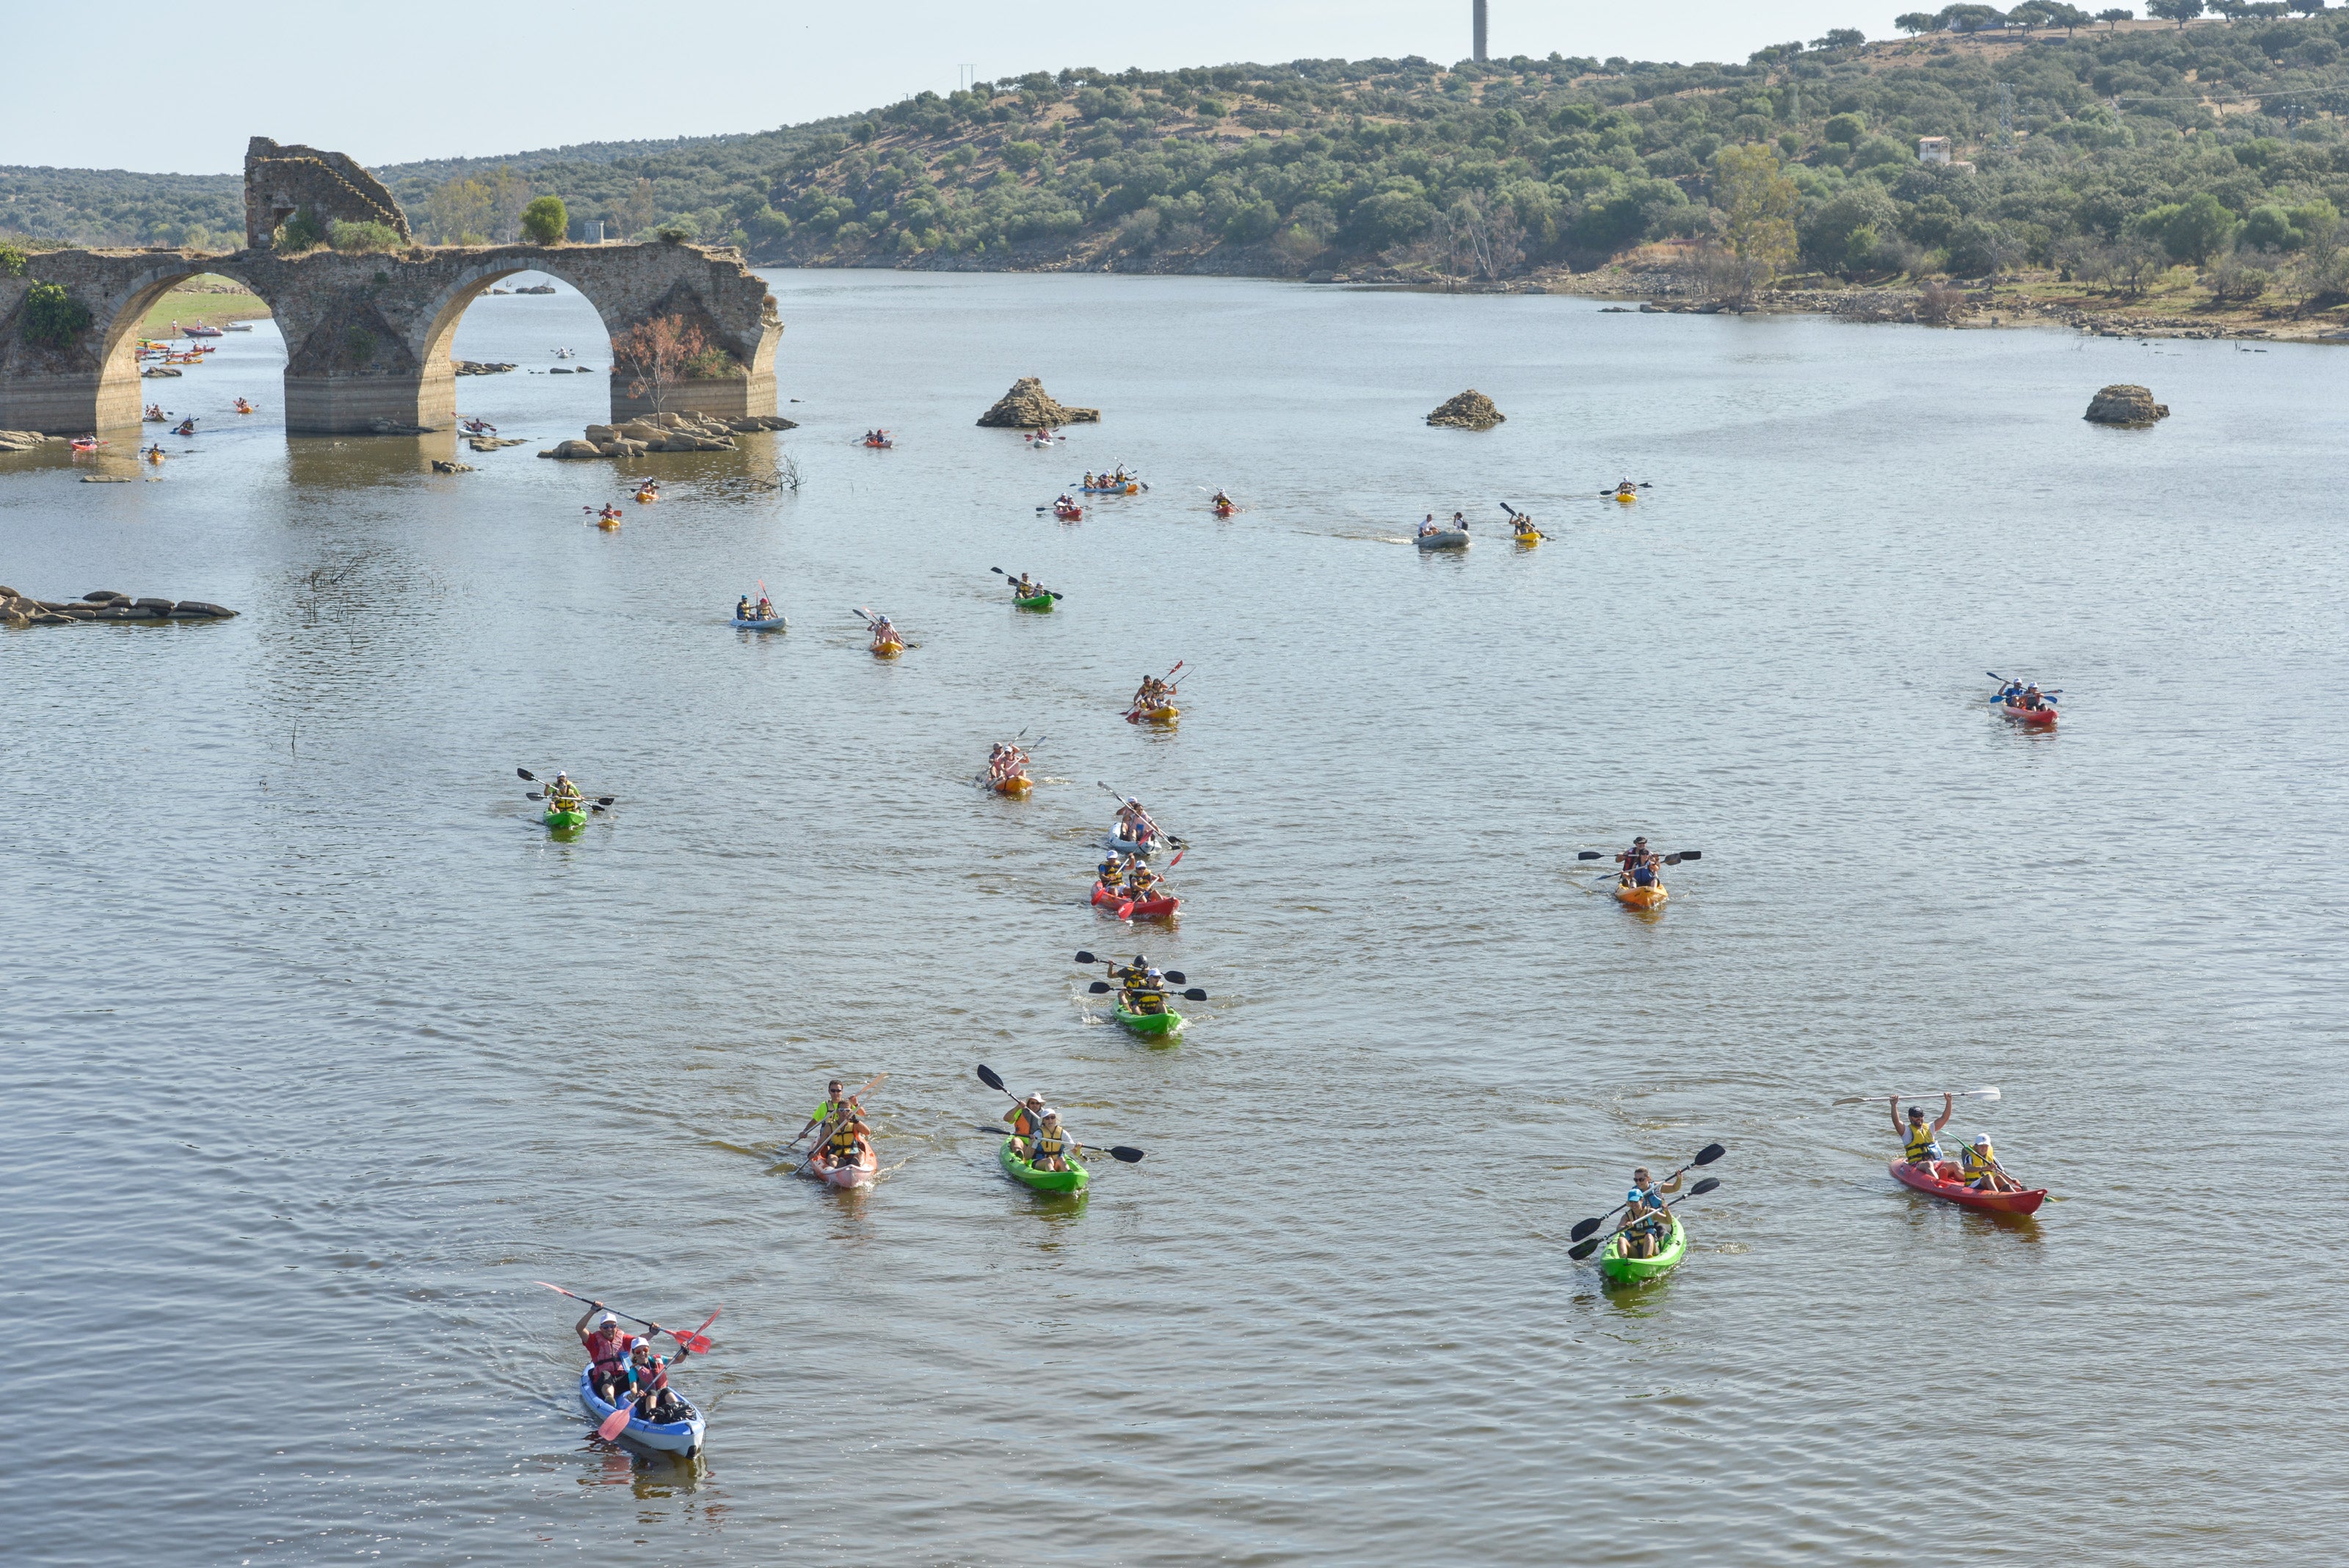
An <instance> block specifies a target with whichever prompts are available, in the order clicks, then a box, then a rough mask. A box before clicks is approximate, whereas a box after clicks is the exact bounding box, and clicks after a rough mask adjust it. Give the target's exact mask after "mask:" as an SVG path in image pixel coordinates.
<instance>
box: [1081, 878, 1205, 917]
mask: <svg viewBox="0 0 2349 1568" xmlns="http://www.w3.org/2000/svg"><path fill="white" fill-rule="evenodd" d="M1093 902H1094V903H1096V904H1103V905H1107V906H1108V907H1109V908H1111V909H1115V910H1116V911H1117V914H1118V919H1122V920H1149V919H1156V918H1158V917H1159V916H1161V915H1171V914H1173V913H1174V911H1175V910H1176V909H1181V908H1182V907H1183V900H1182V899H1180V898H1176V897H1174V894H1172V893H1168V894H1165V895H1164V896H1163V897H1160V898H1134V897H1133V895H1131V894H1129V893H1122V892H1119V891H1117V890H1116V889H1114V888H1104V887H1103V886H1102V885H1101V884H1100V883H1099V882H1096V883H1094V884H1093Z"/></svg>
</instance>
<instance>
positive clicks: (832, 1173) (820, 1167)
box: [807, 1149, 881, 1187]
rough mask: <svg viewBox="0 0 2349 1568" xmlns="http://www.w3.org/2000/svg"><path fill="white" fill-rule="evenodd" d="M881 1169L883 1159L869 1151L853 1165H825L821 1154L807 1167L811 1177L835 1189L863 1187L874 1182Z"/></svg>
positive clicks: (811, 1160)
mask: <svg viewBox="0 0 2349 1568" xmlns="http://www.w3.org/2000/svg"><path fill="white" fill-rule="evenodd" d="M880 1168H881V1157H880V1156H879V1155H877V1154H874V1153H873V1152H872V1151H871V1150H869V1149H868V1150H866V1151H865V1155H864V1158H863V1159H862V1160H859V1161H856V1162H854V1163H853V1164H849V1165H827V1164H825V1163H823V1156H822V1155H820V1154H819V1155H815V1156H813V1157H812V1158H810V1159H809V1160H808V1165H807V1171H808V1174H809V1175H810V1176H812V1177H814V1178H815V1179H817V1180H818V1181H823V1182H828V1183H830V1184H831V1185H833V1186H834V1187H862V1186H864V1184H865V1183H866V1182H868V1181H870V1180H872V1179H873V1173H874V1171H876V1170H878V1169H880Z"/></svg>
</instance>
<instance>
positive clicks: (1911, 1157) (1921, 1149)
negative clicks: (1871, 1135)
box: [1892, 1094, 1957, 1170]
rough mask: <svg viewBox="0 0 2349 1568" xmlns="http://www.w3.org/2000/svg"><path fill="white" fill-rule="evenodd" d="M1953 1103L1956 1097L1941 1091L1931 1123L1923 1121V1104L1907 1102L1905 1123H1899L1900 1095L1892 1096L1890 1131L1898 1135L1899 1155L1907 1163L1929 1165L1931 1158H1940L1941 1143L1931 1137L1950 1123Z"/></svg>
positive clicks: (1954, 1106) (1929, 1166)
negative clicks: (1929, 1125) (1908, 1104)
mask: <svg viewBox="0 0 2349 1568" xmlns="http://www.w3.org/2000/svg"><path fill="white" fill-rule="evenodd" d="M1956 1106H1957V1101H1956V1099H1955V1098H1954V1097H1952V1096H1949V1095H1946V1094H1945V1095H1943V1096H1941V1114H1940V1117H1939V1119H1937V1120H1936V1121H1935V1122H1934V1123H1933V1125H1932V1126H1931V1127H1927V1126H1926V1125H1925V1107H1924V1106H1909V1120H1908V1122H1907V1124H1906V1125H1903V1123H1902V1122H1901V1120H1900V1096H1898V1095H1895V1096H1892V1132H1893V1136H1894V1137H1898V1138H1899V1139H1900V1157H1901V1158H1903V1159H1906V1160H1907V1161H1908V1162H1909V1164H1910V1165H1913V1166H1917V1167H1919V1168H1921V1169H1925V1170H1930V1169H1932V1168H1933V1164H1934V1162H1935V1161H1936V1160H1938V1159H1940V1158H1941V1146H1940V1144H1939V1143H1937V1142H1935V1141H1934V1139H1935V1137H1936V1135H1938V1134H1939V1133H1940V1130H1941V1129H1942V1128H1943V1127H1948V1126H1949V1125H1950V1113H1951V1111H1952V1110H1954V1109H1955V1108H1956Z"/></svg>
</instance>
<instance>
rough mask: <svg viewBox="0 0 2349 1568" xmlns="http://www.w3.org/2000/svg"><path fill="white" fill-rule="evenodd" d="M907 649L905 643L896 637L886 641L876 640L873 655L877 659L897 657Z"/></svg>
mask: <svg viewBox="0 0 2349 1568" xmlns="http://www.w3.org/2000/svg"><path fill="white" fill-rule="evenodd" d="M903 652H905V644H904V643H902V642H899V641H897V640H896V639H895V638H892V639H890V640H888V641H886V642H876V643H874V645H873V657H874V658H875V659H895V658H896V657H897V656H898V655H899V654H901V653H903Z"/></svg>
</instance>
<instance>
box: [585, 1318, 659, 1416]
mask: <svg viewBox="0 0 2349 1568" xmlns="http://www.w3.org/2000/svg"><path fill="white" fill-rule="evenodd" d="M598 1313H602V1314H603V1315H602V1316H601V1317H596V1314H598ZM589 1318H595V1329H594V1330H593V1331H592V1332H591V1331H590V1330H589V1329H588V1327H587V1320H588V1319H589ZM571 1327H572V1331H573V1332H574V1333H575V1334H578V1335H579V1343H580V1344H581V1345H584V1346H585V1347H586V1350H587V1362H588V1366H589V1367H590V1371H589V1373H588V1381H589V1382H590V1383H591V1384H592V1385H593V1386H595V1397H597V1398H599V1399H601V1400H603V1401H604V1403H605V1404H606V1405H616V1404H618V1403H619V1402H620V1400H621V1399H622V1397H625V1396H626V1392H627V1387H628V1355H629V1351H630V1349H631V1347H637V1348H641V1347H642V1346H643V1345H644V1343H645V1342H644V1341H643V1340H641V1339H638V1338H637V1337H636V1335H635V1334H629V1333H627V1332H626V1331H625V1330H623V1329H622V1328H621V1327H620V1320H619V1318H618V1317H616V1316H615V1315H614V1314H611V1313H608V1312H605V1311H604V1303H602V1302H590V1303H587V1310H586V1311H585V1312H584V1313H581V1314H579V1321H578V1322H577V1323H574V1324H572V1325H571Z"/></svg>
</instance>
